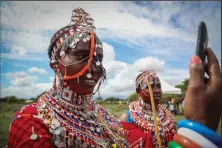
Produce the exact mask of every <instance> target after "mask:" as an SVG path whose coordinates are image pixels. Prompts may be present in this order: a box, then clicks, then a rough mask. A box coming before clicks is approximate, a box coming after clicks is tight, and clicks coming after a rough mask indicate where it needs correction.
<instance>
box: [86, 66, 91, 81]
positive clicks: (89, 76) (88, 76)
mask: <svg viewBox="0 0 222 148" xmlns="http://www.w3.org/2000/svg"><path fill="white" fill-rule="evenodd" d="M90 69H91V67H89V73H88V74H87V75H86V77H87V78H88V79H90V78H92V74H91V73H90Z"/></svg>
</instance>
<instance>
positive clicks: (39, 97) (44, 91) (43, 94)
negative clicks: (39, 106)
mask: <svg viewBox="0 0 222 148" xmlns="http://www.w3.org/2000/svg"><path fill="white" fill-rule="evenodd" d="M45 93H46V91H44V92H43V93H41V94H40V95H38V96H37V97H36V99H37V100H38V99H39V98H40V97H41V96H42V95H44V94H45Z"/></svg>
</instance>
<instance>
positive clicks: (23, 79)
mask: <svg viewBox="0 0 222 148" xmlns="http://www.w3.org/2000/svg"><path fill="white" fill-rule="evenodd" d="M5 76H6V77H7V78H8V79H9V80H10V82H11V84H13V85H16V86H29V85H31V84H32V82H33V81H35V80H36V79H37V76H30V75H28V74H27V73H26V72H9V73H6V74H5Z"/></svg>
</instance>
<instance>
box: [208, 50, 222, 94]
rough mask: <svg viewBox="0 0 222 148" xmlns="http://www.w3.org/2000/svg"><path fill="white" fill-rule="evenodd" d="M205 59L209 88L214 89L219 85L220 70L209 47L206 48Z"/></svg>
mask: <svg viewBox="0 0 222 148" xmlns="http://www.w3.org/2000/svg"><path fill="white" fill-rule="evenodd" d="M207 59H208V72H209V74H208V75H209V82H208V86H209V90H210V91H214V90H215V91H216V90H218V88H219V87H220V85H221V72H220V66H219V62H218V60H217V57H216V55H215V54H214V52H213V51H212V50H211V49H210V48H207Z"/></svg>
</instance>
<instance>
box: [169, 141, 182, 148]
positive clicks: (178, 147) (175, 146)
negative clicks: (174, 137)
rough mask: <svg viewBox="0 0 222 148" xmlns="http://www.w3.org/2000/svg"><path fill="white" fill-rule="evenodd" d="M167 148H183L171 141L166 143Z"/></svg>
mask: <svg viewBox="0 0 222 148" xmlns="http://www.w3.org/2000/svg"><path fill="white" fill-rule="evenodd" d="M168 146H169V147H170V148H184V147H183V146H181V145H179V144H178V143H176V142H174V141H171V142H169V143H168Z"/></svg>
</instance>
